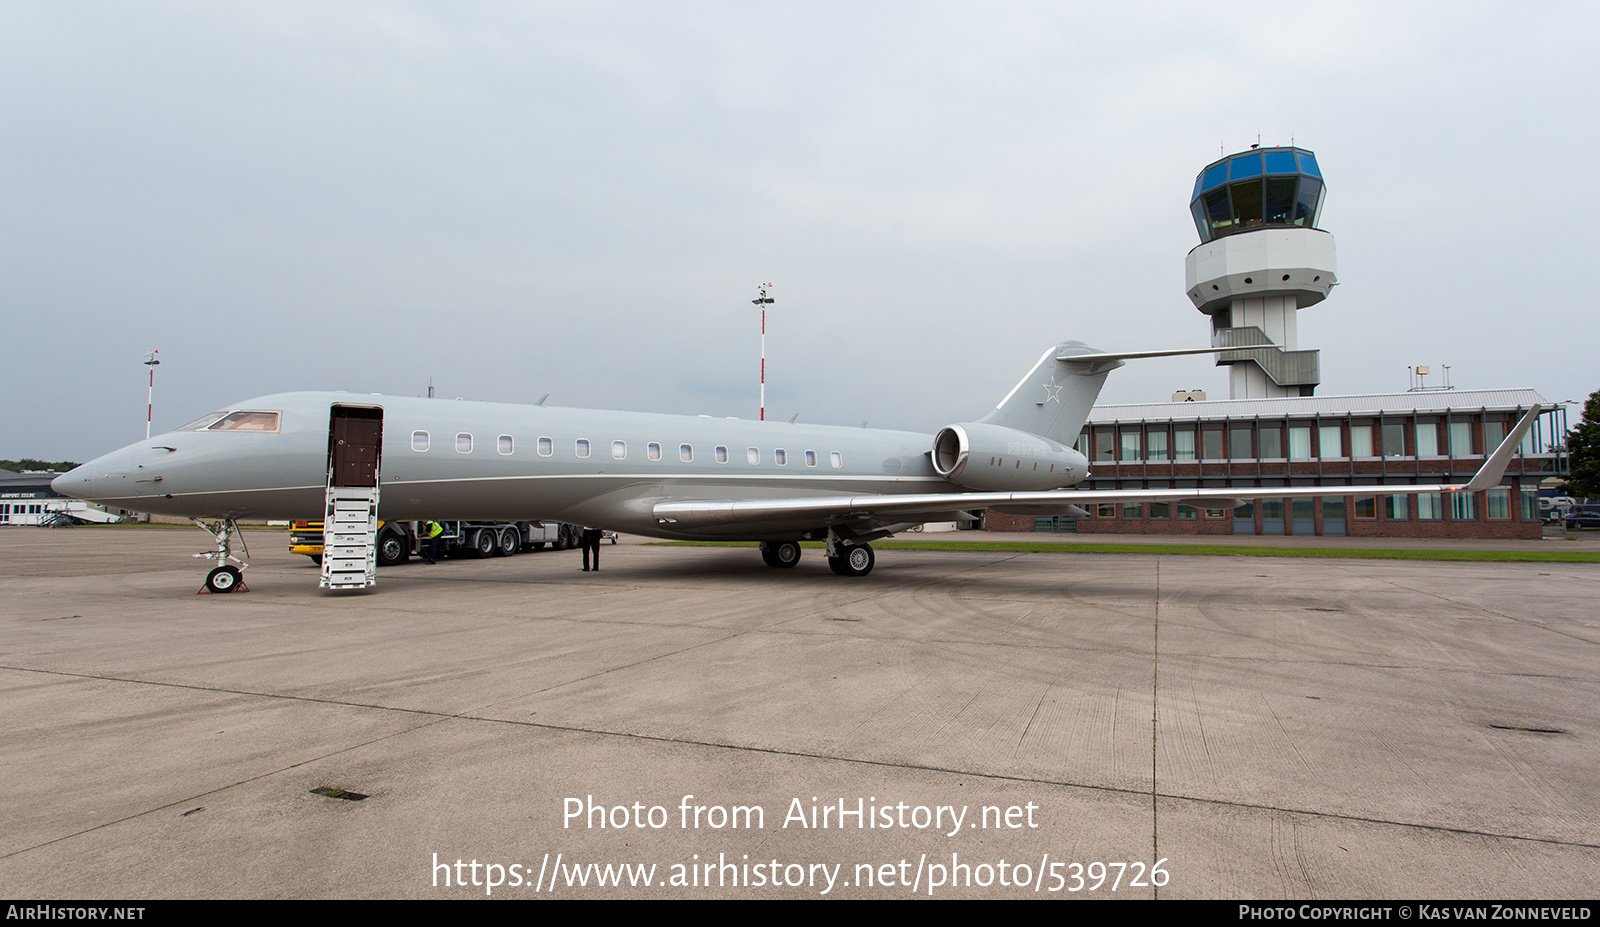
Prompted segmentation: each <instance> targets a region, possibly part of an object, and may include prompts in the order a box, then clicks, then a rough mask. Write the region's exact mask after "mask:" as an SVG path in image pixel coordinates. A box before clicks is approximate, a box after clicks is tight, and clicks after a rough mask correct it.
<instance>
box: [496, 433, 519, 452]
mask: <svg viewBox="0 0 1600 927" xmlns="http://www.w3.org/2000/svg"><path fill="white" fill-rule="evenodd" d="M515 446H516V442H514V441H512V440H511V436H510V435H501V436H500V437H498V438H496V439H495V442H494V449H495V450H497V451H499V452H500V453H502V454H509V453H511V451H512V449H513V448H514V447H515Z"/></svg>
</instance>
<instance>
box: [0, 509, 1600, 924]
mask: <svg viewBox="0 0 1600 927" xmlns="http://www.w3.org/2000/svg"><path fill="white" fill-rule="evenodd" d="M246 537H247V540H248V541H249V543H250V545H251V553H252V555H253V556H252V558H251V568H250V569H249V570H248V571H247V572H246V574H245V578H246V582H247V583H248V584H249V586H250V587H251V590H252V591H250V592H249V593H245V594H235V595H228V596H196V595H195V594H194V593H195V590H196V589H198V588H199V586H200V582H201V579H202V577H203V575H204V569H205V563H204V562H203V561H199V560H194V559H192V558H191V557H190V556H189V555H190V554H192V553H193V552H195V551H198V550H201V549H204V547H205V546H206V543H205V542H206V540H207V539H206V538H205V536H204V535H203V534H201V532H199V531H195V530H181V529H167V530H163V529H153V528H143V529H140V528H111V529H82V528H81V529H73V530H49V529H26V528H18V529H11V530H3V531H0V582H3V584H4V590H5V591H4V597H3V599H0V628H3V633H0V744H3V745H4V746H3V747H0V757H3V760H4V762H3V763H0V789H3V794H4V796H5V801H4V803H3V806H0V824H3V826H0V886H3V887H4V889H5V894H6V895H8V896H11V897H16V898H24V897H35V898H83V899H90V898H111V899H133V898H218V897H220V898H237V897H283V898H327V897H338V898H363V897H384V898H390V897H414V898H454V897H460V898H481V897H485V896H486V895H488V894H490V887H489V885H487V884H486V883H488V882H491V881H495V880H496V879H498V880H499V881H500V883H501V884H500V885H499V886H498V887H495V888H493V890H492V895H493V897H494V898H527V899H533V898H545V897H556V898H600V897H618V896H625V897H645V898H676V897H687V898H692V897H732V898H778V897H785V898H807V897H819V896H821V897H844V898H861V897H871V898H897V897H910V896H912V895H916V896H919V897H927V896H928V895H929V894H930V891H931V893H932V895H933V897H977V898H1012V897H1054V898H1082V897H1115V898H1151V897H1160V898H1254V899H1328V898H1526V899H1567V898H1592V897H1595V896H1596V895H1600V763H1597V760H1600V749H1597V744H1600V740H1597V737H1600V697H1597V696H1600V614H1597V609H1596V607H1595V603H1596V601H1597V600H1600V566H1597V565H1594V564H1557V563H1455V562H1416V561H1384V560H1337V559H1334V560H1297V559H1281V558H1252V557H1241V558H1233V557H1227V558H1222V557H1198V556H1195V557H1191V556H1156V555H1146V554H1127V555H1120V554H1119V555H1096V554H1072V553H1044V554H1036V553H1009V552H1001V551H981V550H980V551H972V552H966V551H960V552H945V551H920V550H883V551H880V552H879V554H878V558H877V568H876V570H875V571H874V572H873V574H872V575H871V576H868V577H865V578H860V579H852V578H842V577H837V576H834V575H833V574H832V573H831V572H829V571H828V570H827V567H826V564H825V563H824V561H823V559H822V557H821V556H820V552H819V551H815V550H807V551H806V552H805V557H804V558H803V560H802V562H801V564H800V565H799V566H798V567H797V568H796V569H794V570H773V569H770V568H767V567H765V566H763V565H762V563H761V561H760V559H759V558H758V557H757V555H756V552H755V551H754V550H749V549H730V548H681V547H653V546H645V545H642V544H637V543H629V542H628V541H627V540H625V541H624V543H623V544H621V545H619V546H611V545H606V546H604V547H603V549H602V557H603V560H604V569H603V570H602V571H601V572H599V573H584V572H581V571H579V569H578V565H579V555H578V552H577V551H563V552H553V551H548V550H546V551H540V552H535V553H525V554H521V555H518V556H516V557H512V558H509V559H490V560H481V561H470V560H468V561H446V562H444V563H441V564H439V565H437V566H428V565H425V564H422V563H421V562H419V561H412V562H411V563H409V564H406V565H403V566H399V567H394V568H390V569H385V570H380V571H379V574H378V586H377V587H376V588H375V589H373V590H370V591H367V592H364V593H354V594H330V593H326V592H322V591H320V590H318V589H317V571H316V569H315V567H314V566H313V565H312V564H311V562H310V561H309V560H308V559H306V558H303V557H296V556H293V555H290V554H288V553H287V551H286V550H285V549H284V545H285V544H286V537H285V534H284V532H282V531H248V532H246ZM961 539H962V540H966V539H968V536H963V537H961ZM1028 539H1030V540H1044V539H1045V538H1043V537H1040V536H1030V537H1029V538H1028ZM1084 539H1085V540H1105V541H1113V542H1120V541H1123V540H1125V539H1124V538H1120V537H1086V538H1084ZM1253 540H1254V541H1256V542H1259V541H1260V539H1253ZM1559 543H1560V542H1548V544H1559ZM1485 546H1492V547H1507V546H1510V545H1507V544H1500V543H1495V542H1487V543H1486V544H1485ZM323 787H325V788H328V789H333V790H346V791H348V792H353V793H360V794H363V795H366V796H368V797H367V798H365V800H362V801H351V800H343V799H340V798H333V797H325V796H324V795H321V794H315V793H314V792H313V791H312V790H313V789H317V788H323ZM685 796H692V797H690V798H685ZM574 803H575V804H574ZM636 803H637V804H636ZM841 803H842V804H843V805H844V808H845V810H846V811H847V812H848V813H847V814H846V815H845V816H844V817H842V818H841V817H840V815H839V809H840V805H841ZM591 805H592V806H593V807H595V808H598V809H599V810H598V811H594V812H590V811H589V809H590V807H591ZM697 807H698V808H700V809H701V810H700V811H699V812H698V815H699V816H698V826H695V825H696V821H695V820H694V816H695V815H696V811H695V809H696V808H697ZM824 807H826V808H827V809H828V816H827V817H826V818H824V816H823V812H822V809H823V808H824ZM737 808H743V809H745V810H744V811H743V812H739V811H737V810H735V809H737ZM757 808H759V809H760V817H759V818H757V814H756V811H755V810H754V809H757ZM858 808H859V809H861V811H862V812H863V813H862V814H861V815H860V816H857V815H856V814H855V812H856V811H857V809H858ZM572 810H576V811H577V813H576V814H574V815H572V816H571V817H570V818H569V817H568V815H567V813H568V812H569V811H572ZM814 812H815V814H816V817H815V819H813V817H812V815H813V813H814ZM957 814H960V815H962V816H961V818H960V819H959V823H957V819H956V817H955V815H957ZM802 817H803V819H804V820H803V821H802V820H801V818H802ZM641 819H642V820H643V826H638V822H639V821H640V820H641ZM602 823H604V825H605V826H603V827H602V826H601V825H602ZM813 823H814V824H815V825H817V826H812V825H813ZM841 823H842V824H843V826H842V827H841V826H840V825H841ZM658 824H659V825H660V826H655V825H658ZM616 825H620V826H616ZM757 825H759V826H757ZM824 825H825V826H824ZM858 825H863V826H858ZM558 854H559V857H560V860H559V866H558V865H557V856H558ZM458 860H459V861H461V863H462V865H461V866H459V867H458V866H456V865H455V864H456V862H457V861H458ZM474 861H475V862H476V863H477V868H476V869H474V868H473V866H472V864H473V862H474ZM1158 861H1159V869H1158V870H1157V872H1156V875H1155V877H1154V878H1152V868H1151V867H1152V866H1153V865H1155V864H1157V863H1158ZM708 863H709V864H711V865H710V866H709V868H708V867H707V864H708ZM1002 863H1003V865H1002ZM591 864H592V865H591ZM624 864H625V865H627V866H629V867H633V866H642V867H647V868H646V869H631V868H630V869H629V870H628V875H627V876H621V878H622V881H623V882H624V883H627V882H628V881H629V876H631V877H632V878H633V879H634V880H636V881H637V882H640V883H642V880H643V878H644V875H643V874H644V873H646V872H648V876H649V878H650V880H651V884H650V885H649V887H645V886H644V885H643V884H624V885H622V886H621V887H616V886H612V885H602V884H601V882H602V880H604V881H609V877H608V874H607V872H606V870H605V869H604V867H606V866H607V865H610V866H612V867H617V866H621V865H624ZM651 866H653V867H654V868H653V869H648V867H651ZM494 867H499V868H498V869H496V868H494ZM618 871H619V870H617V869H615V868H613V869H612V870H611V871H610V875H611V876H615V875H616V873H618ZM830 878H831V879H832V882H830V881H829V880H830ZM583 879H586V880H587V884H585V885H580V884H578V882H579V881H580V880H583ZM674 879H677V880H680V881H681V883H683V884H678V885H674V884H671V883H672V881H673V880H674ZM460 880H464V881H465V882H466V883H467V884H466V885H465V886H464V887H462V886H460V885H459V881H460ZM1113 880H1115V881H1116V885H1115V886H1114V887H1113ZM708 881H709V885H708V884H707V883H708ZM774 881H776V882H777V883H779V884H778V885H777V886H776V887H775V886H774V885H773V882H774ZM474 882H476V883H477V884H474ZM1152 882H1157V883H1162V882H1164V884H1161V885H1159V886H1158V885H1155V884H1151V883H1152ZM796 883H798V884H796ZM1017 883H1022V884H1020V885H1019V884H1017ZM930 886H931V888H930ZM1073 889H1077V890H1076V891H1074V890H1073Z"/></svg>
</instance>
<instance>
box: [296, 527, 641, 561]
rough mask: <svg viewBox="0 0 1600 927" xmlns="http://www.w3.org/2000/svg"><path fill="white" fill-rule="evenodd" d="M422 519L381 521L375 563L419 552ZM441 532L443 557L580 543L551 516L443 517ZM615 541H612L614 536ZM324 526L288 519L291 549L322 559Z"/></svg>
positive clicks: (498, 554) (424, 542)
mask: <svg viewBox="0 0 1600 927" xmlns="http://www.w3.org/2000/svg"><path fill="white" fill-rule="evenodd" d="M424 524H425V523H424V522H417V521H379V522H378V534H377V562H378V566H393V565H394V564H397V563H404V562H405V561H406V560H408V559H410V558H411V557H412V556H413V555H421V553H422V552H423V551H424V550H425V549H426V545H427V544H428V539H427V538H426V537H424V536H423V535H424V531H423V527H422V526H423V525H424ZM439 525H440V526H441V527H442V528H444V533H443V534H441V535H439V555H440V556H442V557H452V556H454V557H460V556H470V557H509V556H511V555H512V554H516V553H520V552H522V551H531V550H540V549H542V548H544V547H545V546H547V545H548V546H549V547H551V548H553V549H555V550H567V549H569V548H575V547H577V546H578V543H579V532H580V531H582V529H581V528H579V527H578V526H576V525H568V524H562V523H560V522H553V521H532V522H529V521H518V522H478V521H441V522H439ZM613 543H615V542H614V541H613ZM322 550H323V532H322V522H320V521H310V520H307V521H294V522H290V523H289V552H290V553H292V554H302V555H304V556H307V557H310V558H311V559H312V560H314V561H316V562H317V563H319V564H320V563H321V562H322Z"/></svg>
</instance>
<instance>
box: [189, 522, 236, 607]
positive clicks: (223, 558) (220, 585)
mask: <svg viewBox="0 0 1600 927" xmlns="http://www.w3.org/2000/svg"><path fill="white" fill-rule="evenodd" d="M189 520H190V521H192V522H194V523H195V525H196V526H198V527H199V528H200V529H201V530H203V531H205V532H206V533H207V534H209V535H211V536H212V537H213V538H215V539H216V542H217V549H216V550H208V551H204V552H202V553H198V554H195V556H196V557H200V558H203V559H205V560H215V561H217V566H216V568H215V569H213V570H212V571H211V572H210V573H207V574H206V584H205V585H204V586H201V587H200V591H199V592H197V593H195V594H196V595H213V594H221V593H224V592H249V591H250V587H249V586H246V585H245V584H244V571H245V570H248V569H249V568H250V564H248V563H246V562H244V560H242V559H241V558H239V557H235V556H234V555H233V547H232V541H233V538H234V536H235V535H237V536H238V538H239V546H240V547H242V548H244V554H245V556H246V557H248V556H250V547H249V545H247V544H245V542H244V534H243V533H241V532H240V531H239V523H238V522H236V521H234V520H233V519H231V518H222V519H218V520H216V521H202V520H201V519H198V518H191V519H189ZM229 561H232V563H237V564H238V566H237V567H235V566H232V565H231V564H230V563H229Z"/></svg>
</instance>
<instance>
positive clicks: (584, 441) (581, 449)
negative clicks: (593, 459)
mask: <svg viewBox="0 0 1600 927" xmlns="http://www.w3.org/2000/svg"><path fill="white" fill-rule="evenodd" d="M572 450H573V453H575V454H577V455H578V456H579V457H588V456H589V439H588V438H579V439H578V440H577V441H575V442H573V445H572Z"/></svg>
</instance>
